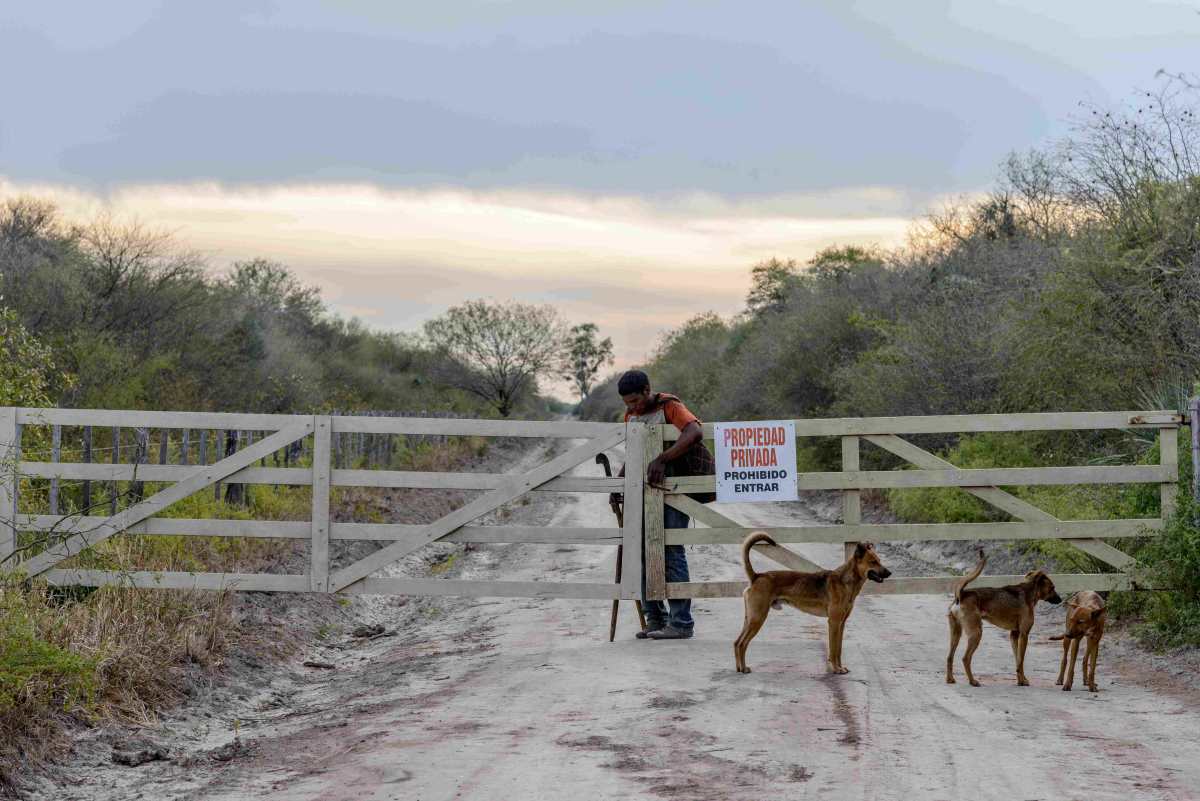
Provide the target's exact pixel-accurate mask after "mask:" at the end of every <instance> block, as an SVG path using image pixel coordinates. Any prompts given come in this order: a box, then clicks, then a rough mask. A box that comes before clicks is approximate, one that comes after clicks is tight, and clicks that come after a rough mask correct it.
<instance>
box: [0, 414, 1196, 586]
mask: <svg viewBox="0 0 1200 801" xmlns="http://www.w3.org/2000/svg"><path fill="white" fill-rule="evenodd" d="M1183 422H1184V419H1183V417H1182V416H1181V415H1179V414H1177V413H1175V412H1169V411H1154V412H1095V413H1064V414H1010V415H963V416H944V417H898V418H850V419H826V420H797V421H795V423H796V433H797V435H798V436H803V437H830V436H835V437H840V438H841V442H842V470H841V471H839V472H829V473H802V474H801V475H800V489H802V490H837V491H840V492H841V493H842V497H843V518H844V519H843V522H842V523H841V524H838V525H827V526H809V527H789V528H773V529H767V530H768V533H770V534H771V536H772V537H774V538H775V540H776V541H777V542H780V543H794V542H826V543H829V542H833V543H852V542H857V541H858V540H863V539H869V540H874V541H885V542H886V541H904V540H956V539H957V540H978V539H995V540H1019V539H1050V538H1053V539H1062V540H1065V541H1067V542H1069V543H1070V544H1071V545H1073V546H1075V547H1076V548H1079V549H1080V550H1082V551H1084V552H1085V553H1087V554H1089V555H1091V556H1093V557H1095V558H1097V559H1099V560H1100V561H1101V562H1104V563H1105V564H1107V565H1110V566H1111V567H1113V568H1114V569H1115V570H1116V571H1118V572H1114V573H1105V574H1076V575H1058V576H1054V580H1055V583H1056V585H1057V586H1058V587H1059V589H1060V590H1062V591H1064V592H1070V591H1073V590H1077V589H1084V588H1088V589H1125V588H1131V587H1137V586H1145V585H1144V584H1139V582H1138V578H1137V564H1136V563H1135V562H1134V560H1133V559H1132V558H1131V557H1129V556H1128V555H1126V554H1125V553H1124V552H1122V551H1120V550H1118V549H1116V548H1113V547H1112V546H1110V545H1108V544H1106V543H1105V542H1103V541H1101V538H1104V539H1108V538H1120V537H1133V536H1141V535H1145V534H1147V533H1153V532H1154V531H1157V530H1160V529H1161V528H1162V524H1163V520H1165V519H1166V517H1167V516H1168V515H1169V514H1170V512H1171V510H1172V509H1173V506H1174V499H1175V492H1176V487H1177V482H1178V465H1177V464H1176V437H1177V432H1178V427H1179V425H1180V424H1181V423H1183ZM39 426H40V427H45V428H46V429H47V430H48V432H49V433H50V434H51V436H49V437H48V438H47V440H48V441H50V442H53V443H54V444H53V446H52V448H51V450H50V455H51V459H50V460H48V461H47V460H45V459H41V460H34V459H27V458H23V454H22V453H21V442H22V429H23V428H24V429H28V428H30V427H39ZM93 427H110V428H112V429H113V430H114V433H113V440H112V441H113V442H114V445H115V443H117V442H119V437H118V433H119V430H120V429H121V428H126V429H130V428H132V429H137V430H139V432H140V433H139V437H140V438H141V441H143V442H147V441H148V440H149V437H150V435H149V433H147V432H149V431H151V430H153V431H156V432H157V435H158V443H159V453H160V459H159V464H148V463H145V462H144V461H138V462H136V463H133V464H129V463H122V462H120V461H119V460H117V459H116V451H115V450H114V451H113V460H112V462H111V463H95V462H93V461H91V459H90V456H91V451H90V444H89V446H88V448H86V449H85V450H84V452H86V453H87V454H88V457H89V458H88V459H87V460H85V461H79V460H75V461H69V460H63V459H61V458H60V457H61V455H62V452H61V450H60V444H61V442H62V435H63V431H64V430H68V431H70V430H71V429H76V428H77V429H79V430H80V432H86V434H87V438H86V440H85V441H86V442H88V443H90V442H91V439H90V436H91V431H92V428H93ZM1079 429H1085V430H1086V429H1095V430H1103V429H1154V430H1157V432H1158V437H1159V444H1160V452H1161V454H1162V456H1161V462H1160V464H1158V465H1124V466H1090V465H1089V466H1080V467H1037V468H1005V469H987V470H963V469H959V468H957V467H955V466H954V465H952V464H950V463H949V462H946V461H945V460H943V459H941V458H939V457H937V456H935V455H934V454H932V453H930V452H928V451H926V450H923V449H921V448H919V447H917V446H916V445H914V444H912V443H911V442H909V441H907V440H905V439H903V438H902V436H903V435H912V434H930V433H966V432H985V431H1001V432H1014V431H1052V430H1079ZM232 430H240V431H248V432H255V433H254V434H252V435H251V436H249V437H247V439H246V443H247V444H246V445H245V447H239V448H235V449H233V450H232V451H227V452H226V453H225V454H224V458H217V459H215V460H214V461H213V462H211V463H203V464H192V463H189V460H190V454H191V453H192V450H191V448H190V447H189V445H188V443H189V436H190V434H191V433H193V432H199V433H200V438H199V441H200V442H201V443H203V442H205V439H204V432H210V431H211V432H215V431H232ZM705 432H706V434H707V435H709V436H711V433H712V427H711V425H707V426H705ZM349 435H359V436H362V435H368V436H372V435H373V436H395V435H407V436H443V437H444V436H459V437H466V436H472V437H535V438H558V439H568V440H573V442H572V443H570V446H569V447H568V448H567V449H566V450H565V452H563V453H561V455H557V456H554V457H553V458H551V459H550V460H549V461H547V462H546V463H545V464H542V465H540V466H538V467H536V468H534V469H532V470H529V471H528V472H525V473H519V474H513V473H468V472H438V473H435V472H416V471H403V470H383V469H375V470H365V469H341V468H338V467H335V464H334V459H333V458H332V450H333V449H332V443H334V442H335V441H337V440H336V438H337V437H341V436H349ZM677 435H678V434H677V432H676V431H675V429H674V428H673V427H671V426H652V425H646V424H642V423H631V424H619V423H577V422H539V421H506V420H469V419H427V418H411V417H399V418H397V417H355V416H329V415H258V414H215V413H193V412H140V411H107V410H91V409H40V408H11V407H6V408H0V462H2V464H3V474H2V481H0V559H2V560H3V562H2V563H0V564H3V565H4V566H5V568H7V569H9V570H12V571H14V572H16V573H17V574H19V575H23V576H24V577H27V578H35V577H40V578H43V579H45V580H46V581H48V582H50V583H52V584H74V585H85V586H101V585H108V584H125V585H132V586H138V587H165V588H199V589H224V588H230V589H239V590H260V591H263V590H265V591H292V592H339V593H351V594H355V593H389V594H390V593H394V594H409V595H473V596H530V597H566V598H595V599H614V598H623V599H632V598H636V597H639V595H640V587H641V584H642V575H643V566H642V559H641V553H642V544H643V530H644V532H645V537H644V539H645V544H646V546H647V547H646V563H645V576H646V584H647V594H648V595H649V597H651V598H664V597H724V596H734V595H738V594H740V593H741V591H742V589H743V587H744V586H745V582H744V581H740V580H739V581H717V582H690V583H667V582H666V578H665V569H664V564H663V547H662V546H663V545H664V544H688V543H730V544H733V543H738V542H740V541H741V540H742V538H743V537H744V536H745V535H746V534H747V533H749V532H750V531H751V530H757V529H752V528H749V527H746V526H743V525H742V524H740V523H738V522H737V521H736V520H734V519H733V518H731V517H730V516H729V514H727V513H725V512H723V511H722V509H721V506H720V505H719V504H718V505H716V506H703V505H701V504H698V503H696V502H695V501H692V500H691V499H689V498H688V497H686V495H684V494H683V493H686V492H695V491H698V490H699V491H703V490H708V491H711V490H712V489H713V487H714V481H715V479H714V478H713V477H701V478H672V479H667V483H666V484H665V485H664V486H663V487H661V488H660V487H648V486H645V484H644V481H643V476H644V475H645V466H646V465H647V464H648V463H649V461H650V460H651V459H653V458H654V456H656V455H657V454H659V453H661V452H662V450H663V447H664V443H665V442H668V441H671V440H673V439H674V438H675V437H677ZM215 439H216V438H215V437H214V441H215ZM863 440H866V441H867V442H868V443H869V444H870V445H871V446H873V447H879V448H882V449H884V450H886V451H888V452H890V453H892V454H895V455H896V456H899V457H900V458H901V459H903V460H905V461H906V462H908V463H910V464H911V465H913V466H915V467H917V468H919V469H916V470H885V471H863V470H860V469H859V450H860V447H861V444H862V442H863ZM191 441H192V442H195V440H191ZM296 443H303V444H304V446H305V447H306V448H307V450H308V452H309V453H311V457H312V458H311V465H310V466H307V467H268V466H266V464H265V458H266V457H267V456H269V455H272V454H275V453H278V452H279V451H280V450H281V449H285V448H291V447H294V446H295V445H296ZM622 445H624V449H625V457H624V461H625V462H626V474H625V477H624V478H604V477H601V476H598V475H597V476H588V477H581V476H572V475H568V473H569V472H570V471H571V470H572V469H573V468H574V467H576V466H578V465H581V464H584V463H585V462H588V461H590V460H592V459H593V458H594V457H595V456H596V454H599V453H603V452H604V451H607V450H610V449H616V448H619V447H621V446H622ZM145 450H146V449H145V448H143V449H142V450H141V454H142V455H143V456H144V455H145ZM169 453H174V454H176V455H177V456H176V461H178V462H179V463H178V464H167V461H168V458H167V457H168V454H169ZM24 455H25V456H28V455H29V454H24ZM200 461H202V462H207V459H206V458H201V459H200ZM256 462H258V463H259V464H257V465H256ZM22 478H24V479H40V480H45V481H48V482H50V490H51V492H50V497H51V498H52V499H54V498H56V494H55V493H56V491H57V482H59V481H66V480H75V481H86V482H90V481H97V482H101V481H103V482H117V481H123V482H135V481H145V482H158V483H168V484H170V485H169V486H167V487H165V488H164V489H161V490H160V491H158V492H156V493H154V494H153V495H150V496H149V497H145V498H143V499H140V500H138V501H137V502H136V503H134V504H132V505H130V506H129V507H128V508H126V509H123V510H120V511H117V510H116V509H115V508H114V509H112V510H111V511H110V514H108V515H97V514H91V513H85V514H61V513H59V510H58V508H57V501H56V500H55V501H54V502H53V503H52V505H51V508H50V509H49V513H47V512H46V510H43V511H41V512H40V513H35V512H34V511H31V510H28V509H27V510H23V509H22V502H21V498H20V497H19V492H18V487H19V486H20V484H21V479H22ZM218 482H224V483H226V484H278V485H307V486H311V487H312V514H311V519H310V520H309V521H300V522H279V521H261V520H207V519H180V518H170V517H161V516H159V515H160V513H161V512H162V511H163V510H165V509H166V508H167V507H168V506H170V505H171V504H173V503H176V502H177V501H180V500H182V499H184V498H186V497H187V496H189V495H191V494H193V493H195V492H198V491H200V490H203V489H204V488H206V487H211V486H213V485H214V484H217V483H218ZM1111 483H1121V484H1132V483H1154V484H1158V485H1160V487H1161V489H1160V494H1161V499H1162V511H1161V515H1160V516H1159V517H1156V518H1150V519H1137V520H1058V519H1056V518H1055V517H1054V516H1052V515H1051V514H1049V513H1048V512H1046V511H1044V510H1042V509H1039V508H1037V507H1036V506H1033V505H1031V504H1029V503H1028V502H1026V501H1024V500H1022V499H1020V498H1018V497H1016V496H1014V495H1012V494H1010V493H1008V492H1005V491H1004V490H1002V489H999V487H1004V486H1020V485H1038V484H1111ZM333 487H408V488H418V489H458V490H473V491H481V492H483V493H484V494H482V495H480V496H478V497H476V498H475V499H474V500H471V501H470V502H468V503H466V504H465V505H464V506H462V507H461V508H459V509H457V510H455V511H453V512H451V513H450V514H448V515H446V516H444V517H442V518H440V519H438V520H436V521H434V522H432V523H427V524H424V525H405V524H392V523H364V522H346V523H331V521H330V509H329V506H330V490H331V488H333ZM893 487H959V488H962V489H963V490H965V491H966V492H969V493H971V494H972V495H975V496H976V497H978V498H980V499H982V500H984V501H986V502H988V503H990V504H992V505H994V506H996V507H998V508H1000V509H1002V510H1004V511H1005V512H1007V513H1008V514H1009V515H1011V516H1012V517H1013V518H1014V519H1015V522H1008V523H971V524H957V523H956V524H866V523H863V522H862V519H861V507H860V493H861V491H862V490H864V489H886V488H893ZM530 492H587V493H609V492H623V493H624V494H625V497H626V499H627V503H626V513H625V520H624V528H622V529H618V528H616V527H615V526H614V527H613V528H565V527H528V526H505V525H472V524H473V523H475V522H476V521H478V520H479V518H481V517H483V516H484V515H487V514H488V513H489V512H492V511H493V510H496V509H498V508H500V507H501V506H503V505H505V504H507V503H510V502H512V501H514V500H516V499H518V498H520V497H521V496H523V495H525V494H526V493H530ZM89 497H90V494H89ZM639 500H640V502H639ZM664 505H669V506H672V507H675V508H677V509H679V510H681V511H683V512H685V513H687V514H689V515H691V516H692V517H693V518H694V519H695V520H696V522H697V523H698V524H700V525H701V526H704V527H702V528H692V529H670V530H665V529H664V528H663V508H664ZM26 506H28V504H26ZM123 532H128V533H130V534H138V535H194V536H216V537H273V538H274V537H283V538H292V539H302V540H307V541H308V543H309V548H308V551H309V559H308V565H307V570H306V572H305V573H303V574H283V575H281V574H268V573H204V572H201V573H184V572H157V571H139V570H133V571H125V572H119V571H105V570H88V569H81V568H80V567H79V566H77V565H76V566H67V567H63V566H62V565H61V563H62V562H64V561H66V560H69V559H72V558H73V557H76V556H77V555H79V554H80V553H81V552H82V551H84V550H85V549H87V548H89V547H91V546H93V545H96V544H98V543H100V542H103V541H104V540H106V539H108V538H110V537H113V536H115V535H119V534H121V533H123ZM338 540H371V541H384V542H388V543H389V544H387V545H385V546H383V547H381V548H379V549H378V550H377V551H375V552H373V553H371V554H370V555H369V556H366V557H365V558H362V559H361V560H359V561H357V562H355V563H353V564H350V565H347V566H345V567H342V568H340V569H337V570H332V571H331V569H330V558H329V548H330V543H331V541H338ZM437 541H442V542H492V543H504V542H526V543H595V544H611V545H616V544H617V543H620V542H623V543H624V545H625V548H624V551H623V553H624V556H623V564H622V576H623V578H622V581H621V582H620V583H619V584H616V583H603V582H589V583H582V582H542V581H533V582H528V581H527V582H517V581H474V580H450V579H412V578H400V577H387V576H379V575H377V573H378V571H380V570H381V569H382V568H385V567H386V566H388V565H389V564H391V563H393V562H395V561H397V560H398V559H401V558H403V557H404V556H406V555H408V554H410V553H412V552H414V551H416V550H418V549H420V548H422V547H424V546H425V545H428V544H429V543H432V542H437ZM760 552H761V553H763V554H764V555H765V556H767V557H769V558H771V559H774V560H775V561H777V562H779V563H781V564H783V565H785V566H787V567H790V568H794V569H800V570H805V569H810V570H811V569H815V568H816V566H815V565H813V563H812V562H810V561H808V560H806V559H804V558H803V557H801V556H800V555H798V554H796V553H794V552H793V551H790V550H788V549H786V548H783V547H768V548H761V549H760ZM1020 578H1021V577H1019V576H985V577H983V578H981V579H980V580H979V581H978V582H977V583H978V584H979V585H981V586H987V585H997V584H1003V583H1008V582H1011V581H1015V580H1019V579H1020ZM956 580H957V579H956V578H955V577H946V576H931V577H917V578H899V579H892V580H890V581H888V582H886V583H884V584H880V585H870V586H869V587H868V588H867V591H868V592H876V593H943V592H947V591H949V590H950V589H951V588H952V586H953V584H954V582H955V581H956Z"/></svg>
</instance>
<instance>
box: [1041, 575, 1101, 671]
mask: <svg viewBox="0 0 1200 801" xmlns="http://www.w3.org/2000/svg"><path fill="white" fill-rule="evenodd" d="M1107 619H1108V610H1107V609H1106V608H1105V606H1104V599H1103V598H1101V597H1100V596H1099V595H1097V594H1096V593H1094V592H1092V591H1091V590H1083V591H1082V592H1077V593H1075V594H1074V595H1072V596H1071V598H1070V600H1068V601H1067V622H1066V629H1067V630H1066V632H1065V633H1064V634H1057V635H1055V636H1053V637H1051V638H1050V639H1052V640H1062V641H1063V655H1062V664H1061V665H1059V666H1058V681H1056V682H1054V683H1055V684H1062V688H1063V689H1064V690H1070V689H1071V685H1072V684H1074V682H1075V658H1076V657H1077V656H1078V655H1079V641H1080V640H1082V639H1083V638H1084V637H1087V641H1088V644H1087V651H1086V652H1085V653H1084V655H1083V683H1084V684H1086V685H1087V688H1088V689H1089V690H1091V691H1092V692H1099V691H1098V690H1097V689H1096V659H1097V658H1098V657H1099V656H1100V638H1101V637H1103V636H1104V621H1105V620H1107ZM1068 648H1070V650H1071V669H1070V670H1067V649H1068ZM1064 671H1065V672H1066V674H1067V681H1066V683H1065V684H1064V683H1063V672H1064Z"/></svg>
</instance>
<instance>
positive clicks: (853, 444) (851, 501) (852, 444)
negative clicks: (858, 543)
mask: <svg viewBox="0 0 1200 801" xmlns="http://www.w3.org/2000/svg"><path fill="white" fill-rule="evenodd" d="M858 448H859V438H858V437H842V472H843V473H845V472H847V471H851V470H854V471H857V470H858V469H859V463H858V456H859V449H858ZM842 522H843V523H845V524H846V525H847V526H856V525H858V524H859V523H861V522H862V496H861V494H860V491H859V490H856V489H853V490H842ZM854 547H855V543H853V542H847V543H844V544H843V546H842V550H843V552H844V554H845V557H846V558H847V559H849V558H850V557H851V556H853V555H854Z"/></svg>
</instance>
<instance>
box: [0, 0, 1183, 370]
mask: <svg viewBox="0 0 1200 801" xmlns="http://www.w3.org/2000/svg"><path fill="white" fill-rule="evenodd" d="M1198 9H1200V3H1173V2H1172V3H1168V2H1135V1H1134V0H1121V1H1118V0H1088V1H1087V2H1084V1H1083V0H1057V1H1056V2H1054V3H1047V2H1045V1H1044V0H1008V1H1006V2H994V1H992V0H971V1H970V2H967V1H964V0H950V1H943V2H924V1H922V0H911V2H895V1H894V0H876V1H873V2H850V1H848V0H838V1H835V2H813V1H812V0H807V1H806V2H795V0H789V1H788V2H740V3H733V2H704V0H687V1H686V2H652V1H651V0H641V1H640V2H633V1H631V0H604V1H603V2H570V0H553V2H551V0H528V1H522V0H515V1H514V2H495V1H493V0H461V1H458V0H442V2H439V3H397V2H394V0H344V1H343V2H333V1H332V0H288V2H265V1H263V0H259V1H258V2H253V1H252V2H239V3H235V2H226V0H211V1H210V2H206V3H195V2H152V1H151V0H122V2H121V3H78V2H76V3H62V2H54V0H43V2H39V3H7V4H4V5H3V6H0V73H2V74H3V75H5V80H4V82H3V88H0V101H2V102H0V197H5V196H13V195H20V194H36V195H40V196H45V197H49V198H51V199H53V200H55V201H56V202H58V203H59V204H60V206H61V208H62V209H63V213H64V214H65V215H67V216H72V217H78V218H83V219H86V218H87V216H89V215H92V214H95V213H96V212H98V211H100V210H107V211H109V212H111V213H113V214H115V215H116V216H118V217H119V218H126V219H137V220H139V221H141V222H143V223H146V224H150V225H152V226H156V227H160V228H164V229H167V230H170V231H172V232H174V234H175V236H176V237H177V238H178V239H179V240H180V241H181V242H182V243H183V244H185V245H187V246H188V247H192V248H196V249H198V250H200V251H201V252H202V253H204V254H205V255H206V256H207V257H208V260H209V263H210V264H211V265H212V269H214V270H216V271H219V270H222V269H224V268H227V267H228V265H229V264H231V263H232V262H234V261H237V260H242V259H249V258H255V257H266V258H272V259H276V260H279V261H282V262H285V263H286V264H288V265H289V266H290V267H292V268H293V269H294V270H295V272H296V273H297V274H298V275H299V276H300V277H301V278H302V279H303V280H304V281H306V282H308V283H311V284H315V285H316V286H318V287H320V289H321V290H322V293H323V295H324V297H325V298H326V300H327V301H328V302H329V304H330V306H331V307H332V308H333V309H334V310H335V311H336V312H338V313H340V314H343V315H346V316H351V315H353V316H358V317H361V318H362V319H363V320H364V321H365V322H367V323H369V324H371V325H373V326H376V327H380V328H386V329H394V330H415V329H417V328H419V327H420V325H421V324H422V323H423V322H424V321H425V320H428V319H430V318H432V317H435V316H437V315H438V314H440V313H442V312H443V311H445V310H446V309H447V308H448V307H449V306H452V305H454V304H456V303H461V302H462V301H464V300H467V299H472V298H479V297H484V298H491V299H494V300H509V299H515V300H519V301H522V302H530V303H552V304H554V305H555V306H557V307H558V308H559V309H560V311H561V312H562V314H563V315H564V317H565V318H566V319H567V320H569V321H570V322H573V323H574V322H585V321H592V322H596V323H597V324H598V325H599V326H600V327H601V330H602V332H603V333H604V334H606V335H609V336H611V337H612V338H613V340H614V342H615V344H616V348H617V367H621V368H624V367H628V366H630V365H633V364H635V363H637V362H639V361H641V360H643V359H644V358H646V356H647V355H648V354H649V353H650V352H651V351H652V350H653V348H654V346H655V345H656V343H657V342H658V340H659V338H660V337H661V335H662V334H663V333H664V332H665V331H667V330H668V329H670V328H671V327H673V326H675V325H678V324H679V323H681V322H683V321H684V320H686V319H687V318H689V317H692V316H694V315H695V314H698V313H702V312H706V311H716V312H718V313H720V314H723V315H731V314H733V313H736V312H737V311H738V310H740V309H741V308H742V301H743V299H744V297H745V294H746V290H747V289H748V286H749V270H750V267H751V266H752V265H753V264H754V263H755V262H757V261H761V260H763V259H765V258H769V257H772V256H777V257H780V258H796V259H799V260H805V259H807V258H809V257H811V256H812V255H813V254H814V253H815V252H816V251H817V250H819V249H820V248H822V247H826V246H829V245H833V244H849V243H854V244H877V245H881V246H885V247H887V246H894V245H899V244H901V243H902V242H903V241H904V238H905V234H906V232H907V230H908V229H909V227H910V225H911V223H912V221H913V220H914V219H917V218H919V217H920V216H921V215H923V214H925V213H927V212H928V211H930V210H931V209H933V208H935V207H937V206H938V205H940V204H942V203H944V202H946V201H947V199H949V198H953V197H959V196H964V195H967V196H969V195H972V194H975V193H978V192H982V191H986V189H987V188H988V187H989V185H990V184H991V183H992V182H993V180H994V179H995V176H996V171H997V166H998V164H999V163H1000V162H1001V161H1002V160H1003V159H1004V157H1005V156H1006V155H1007V154H1008V153H1009V152H1010V151H1013V150H1017V151H1022V150H1027V149H1028V148H1030V147H1039V146H1045V145H1047V144H1048V143H1050V142H1052V141H1053V140H1054V139H1055V138H1057V137H1061V136H1062V135H1064V134H1065V133H1066V131H1067V130H1068V127H1069V125H1070V121H1071V119H1072V116H1073V115H1075V114H1076V113H1078V111H1079V107H1080V104H1081V103H1097V104H1101V105H1113V104H1116V103H1119V102H1121V101H1123V100H1124V99H1125V98H1127V97H1129V96H1130V94H1131V93H1132V92H1133V91H1134V90H1136V89H1144V88H1149V87H1152V86H1153V85H1154V84H1155V81H1156V79H1155V74H1156V72H1157V71H1158V70H1159V69H1166V70H1169V71H1172V72H1180V71H1182V72H1189V73H1195V72H1197V71H1200V57H1198V55H1197V54H1200V47H1198V46H1197V45H1198V42H1197V37H1198V36H1200V13H1198Z"/></svg>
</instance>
